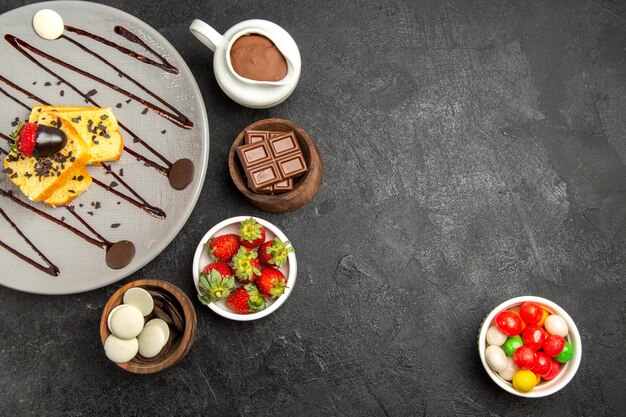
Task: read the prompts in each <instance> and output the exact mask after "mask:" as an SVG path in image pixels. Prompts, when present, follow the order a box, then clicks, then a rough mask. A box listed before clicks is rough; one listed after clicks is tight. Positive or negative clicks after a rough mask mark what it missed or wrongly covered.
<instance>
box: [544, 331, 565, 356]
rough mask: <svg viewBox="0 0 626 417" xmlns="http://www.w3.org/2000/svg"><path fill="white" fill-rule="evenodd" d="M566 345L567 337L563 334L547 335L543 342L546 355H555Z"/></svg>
mask: <svg viewBox="0 0 626 417" xmlns="http://www.w3.org/2000/svg"><path fill="white" fill-rule="evenodd" d="M564 347H565V339H563V338H562V337H561V336H556V335H551V336H548V337H546V340H544V342H543V351H544V352H545V354H546V355H548V356H551V357H555V356H557V355H558V354H559V353H561V351H562V350H563V348H564Z"/></svg>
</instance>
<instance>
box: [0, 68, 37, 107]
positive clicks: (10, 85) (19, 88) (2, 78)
mask: <svg viewBox="0 0 626 417" xmlns="http://www.w3.org/2000/svg"><path fill="white" fill-rule="evenodd" d="M0 81H2V82H3V83H5V84H6V85H8V86H9V87H11V88H12V89H14V90H17V91H19V92H20V93H22V94H24V95H25V96H26V97H27V98H30V99H32V100H36V101H39V103H41V104H46V105H48V103H47V102H46V101H44V100H42V99H41V98H39V97H37V96H36V95H34V94H33V93H31V92H30V91H28V90H26V89H24V88H22V87H20V86H19V85H17V84H15V83H14V82H13V81H11V80H9V79H7V78H5V77H3V76H2V75H0ZM28 110H30V108H29V109H28Z"/></svg>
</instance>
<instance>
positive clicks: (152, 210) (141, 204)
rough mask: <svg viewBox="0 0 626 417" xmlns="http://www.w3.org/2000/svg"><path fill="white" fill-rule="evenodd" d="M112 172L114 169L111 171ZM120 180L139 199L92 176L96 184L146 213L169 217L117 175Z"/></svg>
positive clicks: (161, 217) (163, 217)
mask: <svg viewBox="0 0 626 417" xmlns="http://www.w3.org/2000/svg"><path fill="white" fill-rule="evenodd" d="M111 172H112V171H111ZM117 179H118V181H120V182H121V183H122V185H123V186H124V187H125V188H126V189H127V190H128V191H130V192H131V193H132V194H133V195H135V196H136V197H137V200H135V199H133V198H132V197H129V196H127V195H126V194H124V193H121V192H120V191H118V190H116V189H114V188H111V186H110V185H106V184H105V183H103V182H102V181H100V180H98V179H97V178H92V181H93V183H94V184H96V185H98V186H99V187H102V188H104V189H105V190H107V191H109V192H111V193H113V194H115V195H116V196H118V197H120V198H122V199H124V200H126V201H127V202H129V203H130V204H132V205H134V206H135V207H137V208H139V209H141V210H143V211H145V212H146V213H148V214H150V215H151V216H154V217H156V218H158V219H165V218H166V217H167V215H166V214H165V212H164V211H163V210H162V209H160V208H158V207H155V206H153V205H151V204H149V203H148V202H147V201H146V200H144V199H143V198H142V197H141V196H140V195H139V194H137V193H136V192H135V190H134V189H133V188H132V187H130V186H129V185H128V184H126V183H125V182H123V181H121V180H120V179H119V177H117Z"/></svg>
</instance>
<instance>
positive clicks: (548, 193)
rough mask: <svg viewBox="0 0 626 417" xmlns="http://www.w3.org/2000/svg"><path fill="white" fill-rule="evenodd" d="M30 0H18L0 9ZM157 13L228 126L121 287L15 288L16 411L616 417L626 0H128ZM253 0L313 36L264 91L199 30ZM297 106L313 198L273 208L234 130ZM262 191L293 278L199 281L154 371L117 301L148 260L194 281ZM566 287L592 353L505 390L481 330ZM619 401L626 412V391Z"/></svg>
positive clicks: (252, 12) (620, 388)
mask: <svg viewBox="0 0 626 417" xmlns="http://www.w3.org/2000/svg"><path fill="white" fill-rule="evenodd" d="M24 3H29V2H22V1H17V0H1V1H0V12H5V11H8V10H10V9H12V8H14V7H18V6H20V5H22V4H24ZM108 4H109V5H111V6H114V7H117V8H119V9H122V10H124V11H126V12H129V13H131V14H133V15H135V16H137V17H139V18H141V19H142V20H144V21H145V22H147V23H148V24H150V25H151V26H153V27H154V28H156V29H157V30H158V31H159V32H161V33H162V34H163V35H164V36H165V37H166V38H167V39H168V40H169V41H170V42H171V43H172V44H173V45H174V46H175V47H176V48H177V49H178V51H179V52H180V53H181V55H182V56H183V58H184V59H185V60H186V61H187V64H188V65H189V67H190V68H191V70H192V72H193V73H194V75H195V77H196V80H197V81H198V84H199V86H200V89H201V91H202V94H203V97H204V101H205V103H206V107H207V112H208V118H209V123H210V131H211V150H210V161H209V172H208V175H207V179H206V182H205V184H204V188H203V191H202V195H201V197H200V200H199V202H198V205H197V206H196V208H195V210H194V212H193V215H192V216H191V218H190V219H189V221H188V222H187V224H186V226H185V227H184V229H183V230H182V231H181V233H180V235H179V236H178V237H177V238H176V239H175V240H174V242H173V243H172V244H170V245H169V247H168V248H167V249H166V250H165V251H164V252H163V253H161V255H160V256H158V257H157V258H156V259H155V260H154V261H153V262H151V263H150V264H149V265H148V266H146V267H145V268H143V269H141V270H140V271H139V272H137V273H136V274H133V275H132V276H131V277H128V278H127V279H125V280H123V281H121V282H119V283H117V284H114V285H110V286H108V287H106V288H102V289H99V290H96V291H91V292H88V293H83V294H78V295H70V296H58V297H50V296H38V295H31V294H25V293H20V292H16V291H13V290H9V289H6V288H3V287H2V288H0V300H2V301H1V302H0V374H1V376H0V415H2V416H22V415H32V416H61V415H66V416H109V415H113V416H118V415H119V416H121V415H124V416H143V415H159V416H174V415H176V416H183V415H215V416H220V415H223V416H235V415H237V416H269V415H275V416H335V415H337V416H416V415H424V416H432V415H447V416H448V415H459V416H470V415H511V416H529V415H532V416H540V415H545V416H565V415H572V416H574V415H575V416H578V415H593V416H615V415H619V414H620V413H623V409H624V407H625V406H626V402H625V396H624V384H625V383H626V380H625V378H624V376H625V371H624V364H625V359H626V358H625V355H624V344H625V337H624V332H625V325H624V322H625V318H626V309H625V307H626V296H625V295H626V293H625V290H624V274H625V271H626V166H625V163H626V116H625V111H624V109H625V108H626V52H625V47H626V3H624V2H623V1H618V0H615V1H594V0H572V1H555V0H550V1H513V0H509V1H464V0H450V1H409V2H401V1H388V0H383V1H370V2H367V1H336V2H324V1H313V0H309V1H301V2H277V1H276V2H270V1H263V2H261V1H253V0H249V1H226V2H221V1H210V0H207V1H202V2H195V1H178V2H173V1H160V0H157V1H151V2H147V1H140V0H125V1H111V2H108ZM194 18H202V19H204V20H206V21H207V22H209V23H211V24H212V25H214V27H215V28H216V29H218V30H220V31H225V30H226V29H228V28H229V27H230V26H232V25H233V24H235V23H237V22H239V21H241V20H244V19H247V18H265V19H268V20H272V21H275V22H277V23H279V24H280V25H282V26H283V27H284V28H286V29H287V30H288V31H289V32H290V33H291V34H292V35H293V37H294V38H295V40H296V42H297V43H298V45H299V47H300V52H301V54H302V61H303V71H302V77H301V80H300V83H299V85H298V88H297V89H296V91H295V93H294V94H293V95H292V96H291V97H290V98H289V99H288V100H287V101H286V102H285V103H284V104H281V105H279V106H277V107H275V108H272V109H269V110H250V109H246V108H243V107H241V106H239V105H237V104H236V103H234V102H232V101H231V100H229V99H228V97H226V96H225V94H224V93H222V92H221V90H220V89H219V87H218V85H217V83H216V81H215V78H214V76H213V71H212V54H211V53H210V52H209V51H208V50H207V49H205V48H204V47H203V46H201V44H200V43H199V42H198V41H197V40H196V39H195V38H194V37H193V36H192V35H191V34H190V33H189V32H188V30H187V28H188V26H189V24H190V23H191V21H192V20H193V19H194ZM265 117H282V118H287V119H291V120H293V121H294V122H296V123H297V124H299V125H300V126H302V127H303V128H304V129H305V130H307V131H308V132H309V133H310V134H311V136H312V137H313V138H314V139H315V140H316V141H317V143H318V146H319V148H320V150H321V152H322V154H323V157H324V161H325V169H326V172H325V177H324V181H323V184H322V187H321V188H320V190H319V192H318V194H317V195H316V196H315V198H314V199H313V200H312V201H311V202H310V203H309V204H308V205H306V206H305V207H303V208H301V209H299V210H297V211H295V212H292V213H287V214H282V215H271V214H266V213H263V212H260V211H258V210H256V209H254V208H253V207H252V206H250V205H248V204H247V203H246V202H245V201H244V200H243V198H242V196H241V195H240V194H239V193H238V192H237V190H236V189H235V188H234V186H233V185H232V183H231V181H230V178H229V175H228V170H227V165H226V158H227V153H228V149H229V147H230V145H231V142H232V140H233V138H234V137H235V136H236V135H237V133H239V131H240V130H241V129H243V128H244V127H245V126H246V125H248V124H249V123H251V122H253V121H255V120H258V119H262V118H265ZM241 214H251V215H256V216H260V217H263V218H266V219H268V220H270V221H271V222H273V223H275V224H277V225H278V226H279V227H280V228H282V229H283V230H284V231H285V232H286V233H287V235H288V236H289V237H290V238H291V240H292V241H293V243H294V246H295V247H296V249H297V253H298V261H299V274H298V282H297V285H296V287H295V288H294V292H293V294H292V295H291V297H290V298H289V300H288V301H287V302H286V303H285V305H284V306H283V307H282V308H280V309H279V310H278V311H277V312H276V313H274V314H273V315H271V316H269V317H268V318H266V319H263V320H260V321H257V322H251V323H236V322H232V321H228V320H225V319H222V318H220V317H219V316H217V315H215V314H214V313H212V312H211V311H210V310H208V309H207V308H204V307H202V306H201V305H200V304H199V303H196V309H197V313H198V333H197V337H196V340H195V344H194V346H193V348H192V350H191V351H190V352H189V354H188V355H187V356H186V357H185V359H184V360H183V361H182V362H180V363H179V364H178V365H176V366H175V367H173V368H170V369H168V370H166V371H163V372H161V373H159V374H156V375H152V376H136V375H131V374H128V373H125V372H123V371H122V370H120V369H118V368H117V367H115V366H114V365H113V364H112V363H111V362H109V361H108V360H107V359H106V358H105V356H104V353H103V350H102V345H101V344H100V340H99V336H98V326H99V320H100V314H101V312H102V307H103V305H104V303H105V302H106V300H107V299H108V297H109V295H111V294H112V293H113V292H114V291H115V290H116V289H117V288H119V286H120V285H122V284H124V283H126V282H128V281H130V280H135V279H138V278H147V277H156V278H161V279H164V280H168V281H171V282H172V283H174V284H176V285H178V286H179V287H181V288H182V289H183V290H185V291H186V292H187V293H188V294H189V295H190V296H193V295H194V288H193V283H192V279H191V275H190V269H191V261H192V257H193V252H194V250H195V247H196V244H197V243H198V241H199V239H200V238H201V237H202V236H203V235H204V234H205V233H206V231H207V230H208V229H209V228H210V227H211V226H213V225H214V224H215V223H217V222H219V221H221V220H223V219H225V218H227V217H231V216H234V215H241ZM526 294H529V295H538V296H543V297H545V298H548V299H551V300H553V301H555V302H556V303H558V304H560V305H561V306H562V307H564V308H565V309H566V310H567V311H568V312H569V313H570V315H571V316H572V317H573V318H574V320H575V321H576V323H577V324H578V327H579V329H580V332H581V334H582V338H583V343H584V354H583V360H582V364H581V367H580V369H579V371H578V373H577V375H576V377H575V378H574V380H573V381H572V382H571V383H570V384H569V385H568V386H567V387H566V388H565V389H563V390H562V391H561V392H559V393H558V394H556V395H553V396H551V397H548V398H545V399H539V400H528V399H522V398H518V397H515V396H512V395H510V394H507V393H505V392H504V391H502V390H501V389H500V388H498V387H497V386H496V385H495V384H494V383H493V382H492V381H491V380H490V379H489V377H488V376H487V374H486V373H485V371H484V370H483V368H482V365H481V363H480V360H479V357H478V352H477V349H476V336H477V332H478V328H479V326H480V324H481V321H482V320H483V318H484V316H485V315H486V314H487V313H488V311H489V310H490V309H491V308H493V307H494V306H495V305H497V304H499V303H500V302H502V301H504V300H506V299H508V298H511V297H514V296H517V295H526ZM620 410H621V411H620Z"/></svg>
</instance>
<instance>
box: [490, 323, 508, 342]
mask: <svg viewBox="0 0 626 417" xmlns="http://www.w3.org/2000/svg"><path fill="white" fill-rule="evenodd" d="M506 339H507V337H506V335H504V334H503V333H502V332H501V331H500V330H498V328H497V327H496V326H491V327H490V328H489V330H487V343H488V344H490V345H494V346H502V345H503V344H504V342H506Z"/></svg>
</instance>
